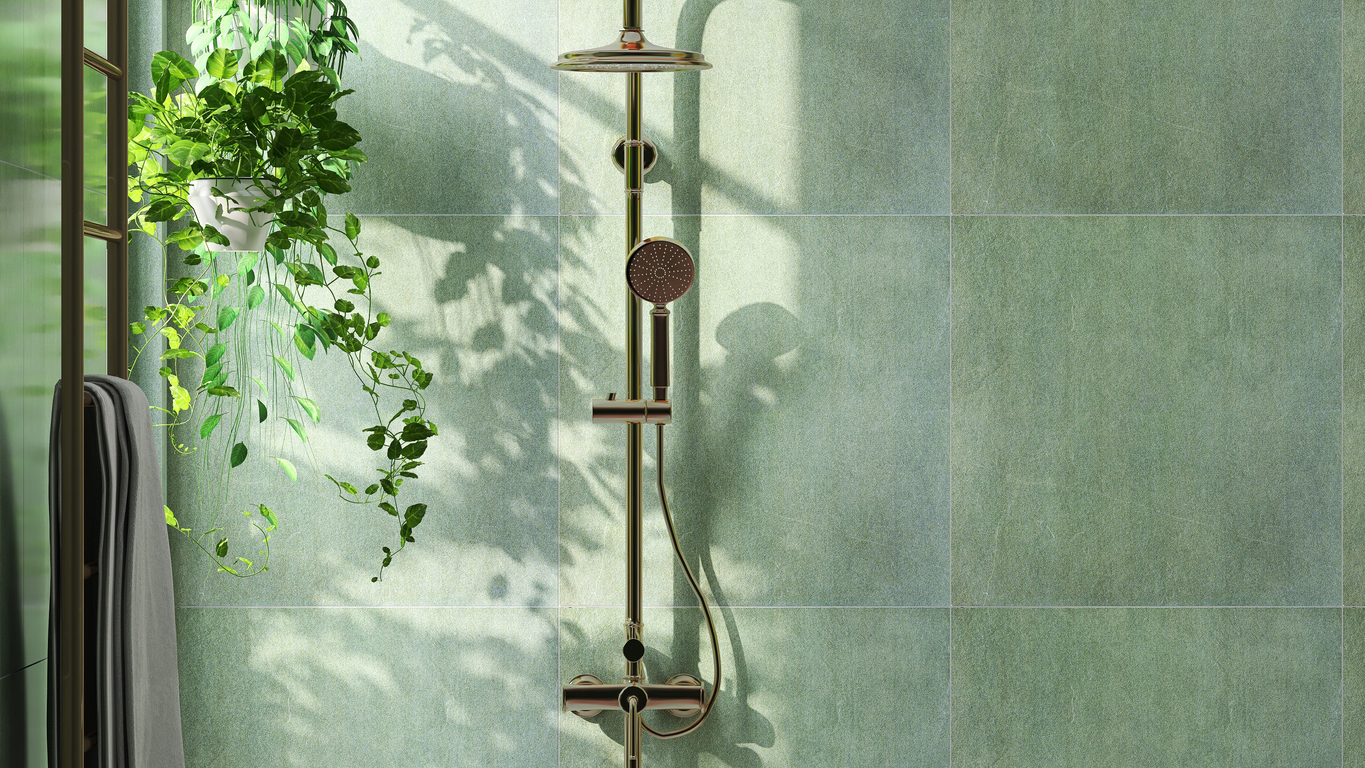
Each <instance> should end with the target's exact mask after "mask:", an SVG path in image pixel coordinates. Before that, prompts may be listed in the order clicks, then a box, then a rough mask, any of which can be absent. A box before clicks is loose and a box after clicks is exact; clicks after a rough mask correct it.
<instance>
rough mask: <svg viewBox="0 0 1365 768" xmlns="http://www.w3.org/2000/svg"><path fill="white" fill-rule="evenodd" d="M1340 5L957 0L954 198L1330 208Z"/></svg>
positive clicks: (1044, 203)
mask: <svg viewBox="0 0 1365 768" xmlns="http://www.w3.org/2000/svg"><path fill="white" fill-rule="evenodd" d="M1340 14H1341V5H1340V4H1339V3H1338V2H1335V0H1297V1H1296V2H1293V3H1289V4H1286V3H1281V2H1270V0H1256V1H1255V2H1243V3H1235V4H1231V5H1229V4H1227V3H1223V2H1219V0H1204V1H1203V2H1193V3H1180V4H1178V5H1173V6H1163V7H1161V8H1160V9H1158V8H1156V7H1155V6H1150V7H1149V6H1146V5H1141V4H1132V3H1109V2H1105V1H1104V0H1076V1H1074V2H1065V3H1051V4H1046V5H1038V4H1020V3H1012V2H1008V1H1007V0H965V1H962V0H959V2H956V3H954V4H953V54H952V55H953V210H954V212H957V213H978V212H979V213H1336V212H1338V211H1340V210H1341V189H1342V186H1341V184H1342V179H1341V147H1342V139H1341V62H1342V59H1341V18H1340Z"/></svg>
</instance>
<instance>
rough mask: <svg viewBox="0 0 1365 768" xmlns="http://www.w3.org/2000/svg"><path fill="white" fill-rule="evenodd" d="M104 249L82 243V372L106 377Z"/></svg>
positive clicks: (101, 243)
mask: <svg viewBox="0 0 1365 768" xmlns="http://www.w3.org/2000/svg"><path fill="white" fill-rule="evenodd" d="M108 249H109V246H108V244H107V243H105V241H103V240H99V239H96V238H93V237H87V238H86V239H85V372H86V374H91V373H106V372H107V371H106V369H107V368H108V362H107V357H106V355H105V349H106V348H107V347H108V344H107V341H106V337H107V335H108V331H107V328H106V326H105V318H106V315H107V312H108V307H109V294H108V283H109V281H108V274H107V272H108V262H109V256H108Z"/></svg>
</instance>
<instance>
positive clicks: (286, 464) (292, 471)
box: [275, 456, 299, 483]
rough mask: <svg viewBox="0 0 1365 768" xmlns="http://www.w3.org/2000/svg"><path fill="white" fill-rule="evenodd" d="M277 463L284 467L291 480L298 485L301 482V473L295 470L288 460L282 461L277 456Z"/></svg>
mask: <svg viewBox="0 0 1365 768" xmlns="http://www.w3.org/2000/svg"><path fill="white" fill-rule="evenodd" d="M275 461H278V462H279V463H280V466H281V467H284V471H285V473H286V474H288V475H289V479H290V480H293V481H294V482H296V483H297V482H298V481H299V471H298V470H297V469H295V468H294V465H293V464H290V463H289V460H288V459H282V458H280V457H279V456H276V457H275Z"/></svg>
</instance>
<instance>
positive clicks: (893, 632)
mask: <svg viewBox="0 0 1365 768" xmlns="http://www.w3.org/2000/svg"><path fill="white" fill-rule="evenodd" d="M713 612H714V613H715V616H716V619H717V621H720V622H722V626H721V627H720V628H719V629H718V632H719V635H720V638H721V666H722V669H723V675H722V679H723V683H722V685H721V687H720V692H719V694H718V695H717V698H716V704H715V707H714V709H713V711H712V713H711V715H710V717H709V718H708V720H707V722H706V723H705V724H704V725H703V726H702V727H701V728H700V729H698V730H697V731H696V733H693V734H690V735H688V736H686V737H683V738H679V739H674V740H671V741H660V740H658V739H645V744H644V756H643V761H642V762H643V763H644V764H645V765H650V766H663V767H665V768H671V767H672V766H695V765H727V766H750V767H751V768H761V767H767V768H785V767H786V766H795V765H812V766H814V765H818V766H827V767H828V768H843V767H844V766H850V767H851V766H865V765H896V766H915V767H918V766H925V767H926V768H928V767H929V766H933V767H934V768H940V767H941V766H945V765H947V764H948V701H949V691H948V610H947V609H946V608H785V607H772V608H752V607H751V608H721V609H719V610H715V611H713ZM622 619H623V616H622V615H621V613H620V611H619V609H604V608H564V609H562V610H561V611H560V637H561V644H560V659H559V668H560V676H561V678H563V682H568V681H569V680H570V679H572V678H573V677H574V676H576V675H579V674H584V673H589V674H594V675H596V676H597V677H599V678H601V679H602V680H604V681H615V680H619V679H620V677H621V674H622V669H623V664H622V660H621V652H620V647H621V643H622V642H623V640H624V635H623V633H622V628H621V622H622ZM644 624H645V629H644V640H645V646H646V653H645V664H646V667H647V671H648V673H649V679H650V680H651V681H659V682H662V681H664V680H666V679H668V678H669V677H670V676H672V675H674V674H676V673H680V672H686V673H689V674H694V675H699V676H700V677H701V678H702V679H703V680H705V681H706V684H707V690H708V692H709V691H711V690H712V688H711V683H712V681H714V679H715V678H714V674H713V672H712V662H711V650H710V647H709V645H708V642H709V641H708V640H707V636H706V630H705V627H704V625H702V624H701V623H700V619H699V618H698V613H697V611H696V609H694V608H676V609H670V608H655V609H647V610H646V611H645V615H644ZM869 654H870V655H869ZM869 672H870V674H869ZM874 681H875V682H874ZM869 686H872V687H873V688H874V689H876V690H878V691H881V692H882V694H884V695H877V694H870V693H869ZM623 720H624V718H623V717H622V716H621V714H620V712H619V711H616V712H603V713H602V714H599V715H597V716H595V717H593V718H591V719H587V720H584V719H582V718H580V717H578V716H577V715H574V714H570V713H567V712H566V713H561V714H560V715H559V721H560V748H561V753H560V765H565V766H573V765H615V764H619V763H620V761H621V759H622V746H621V735H622V731H623ZM646 722H649V723H651V725H653V726H654V727H656V728H661V729H662V728H669V729H671V728H677V727H678V726H679V725H681V724H683V723H686V722H687V721H685V720H679V719H677V718H675V717H673V716H671V715H666V714H659V715H654V714H650V715H647V716H646Z"/></svg>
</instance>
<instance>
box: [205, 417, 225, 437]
mask: <svg viewBox="0 0 1365 768" xmlns="http://www.w3.org/2000/svg"><path fill="white" fill-rule="evenodd" d="M222 420H223V414H221V413H215V414H213V415H212V416H210V417H208V418H207V419H204V423H203V425H201V426H200V427H199V436H200V437H201V438H204V439H205V440H207V439H208V436H209V435H211V434H213V430H214V429H215V428H216V427H217V426H218V422H220V421H222Z"/></svg>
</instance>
